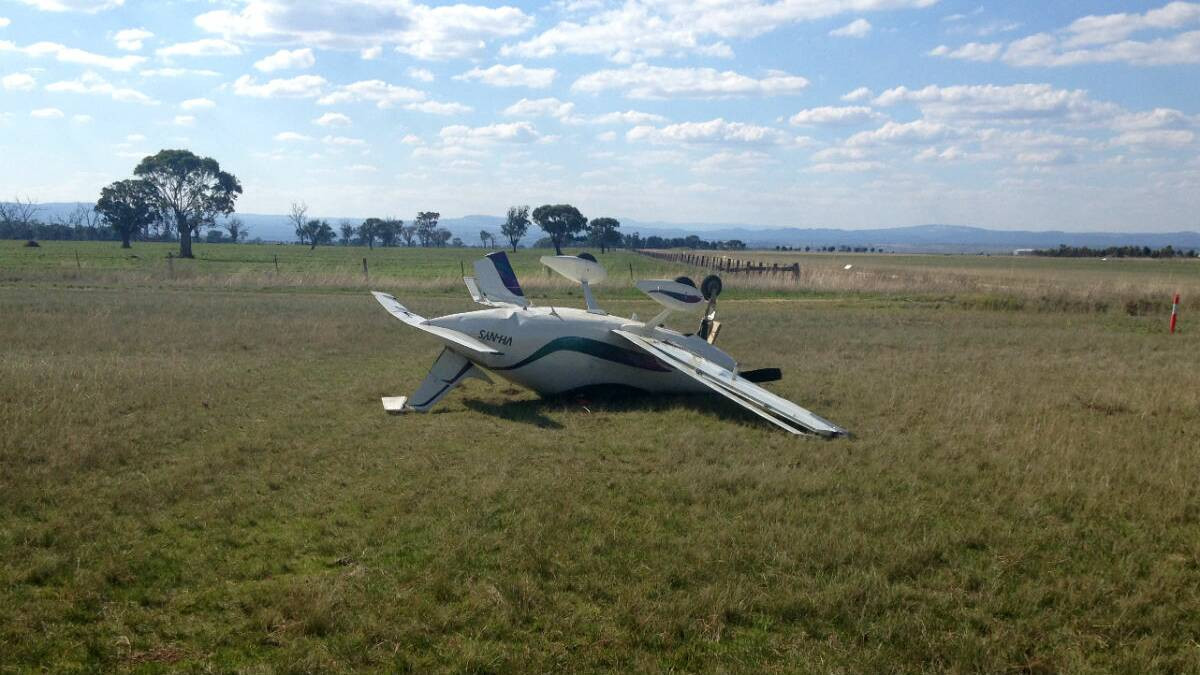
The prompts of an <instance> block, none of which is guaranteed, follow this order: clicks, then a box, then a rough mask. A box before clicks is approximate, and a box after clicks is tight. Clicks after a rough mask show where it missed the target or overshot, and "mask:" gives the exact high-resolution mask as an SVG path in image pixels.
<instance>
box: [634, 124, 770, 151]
mask: <svg viewBox="0 0 1200 675" xmlns="http://www.w3.org/2000/svg"><path fill="white" fill-rule="evenodd" d="M625 138H626V139H627V140H629V141H647V142H650V143H655V144H660V145H662V144H670V143H683V144H709V143H730V144H756V145H779V144H784V143H788V142H789V141H790V137H789V136H788V135H787V134H785V133H784V132H782V131H779V130H778V129H773V128H771V127H764V126H759V125H756V124H746V123H744V122H728V121H726V120H725V119H723V118H720V117H718V118H716V119H713V120H709V121H707V122H681V123H679V124H669V125H667V126H664V127H654V126H650V125H640V126H636V127H634V128H632V129H630V130H629V131H628V132H626V134H625Z"/></svg>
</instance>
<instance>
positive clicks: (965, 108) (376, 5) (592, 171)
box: [0, 0, 1200, 232]
mask: <svg viewBox="0 0 1200 675" xmlns="http://www.w3.org/2000/svg"><path fill="white" fill-rule="evenodd" d="M1198 131H1200V3H1191V2H1170V3H1162V2H1150V3H1142V2H1084V1H1077V2H1045V1H1044V0H1037V1H1026V0H1011V1H1008V2H994V3H988V4H980V3H979V2H978V0H975V1H973V2H966V1H957V0H779V1H777V2H772V1H770V0H691V1H688V0H624V1H620V2H604V1H602V0H554V1H550V2H533V3H516V2H514V3H511V4H505V3H503V2H488V3H480V4H472V0H464V1H463V2H461V3H458V4H435V3H430V4H423V3H422V2H421V1H420V0H323V1H322V2H292V1H289V0H155V1H153V2H150V1H142V0H0V197H2V198H9V197H10V196H14V195H20V196H23V197H29V198H32V199H35V200H37V201H41V202H51V201H76V200H79V201H92V200H95V199H96V198H97V196H98V195H99V191H100V188H101V187H102V186H104V185H106V184H108V183H109V182H112V181H114V180H120V179H122V178H127V177H129V176H130V175H131V173H132V170H133V168H134V166H136V165H137V163H138V161H139V160H140V159H141V158H142V157H144V156H146V155H148V154H153V153H154V152H157V151H158V150H159V149H163V148H187V149H190V150H192V151H194V152H196V153H198V154H201V155H205V156H211V157H213V158H215V159H217V160H218V161H219V162H220V163H221V166H222V168H224V169H225V170H227V171H230V172H232V173H234V174H235V175H237V176H238V177H239V179H240V180H241V181H242V185H243V187H244V189H245V192H244V194H243V196H242V198H241V199H240V200H239V202H238V210H239V211H242V212H250V213H285V212H287V210H288V209H289V207H290V205H291V204H292V203H293V202H301V201H302V202H305V203H307V204H308V205H309V207H310V213H313V214H314V215H327V216H358V217H366V216H380V217H389V216H390V217H399V218H404V219H408V218H411V217H412V215H413V214H415V213H416V212H417V211H425V210H434V211H439V212H440V213H442V214H443V216H462V215H468V214H495V215H499V214H503V213H504V211H505V210H506V209H507V208H508V207H509V206H510V205H516V204H532V205H535V206H536V205H538V204H543V203H571V204H574V205H575V206H577V207H579V208H580V210H581V211H582V212H583V213H584V214H585V215H587V216H589V217H597V216H614V217H618V218H629V219H636V220H640V221H661V222H674V223H746V224H757V225H765V226H790V227H841V228H868V227H895V226H905V225H919V224H927V223H944V224H960V225H975V226H980V227H989V228H996V229H1064V230H1069V231H1129V232H1150V231H1169V230H1179V229H1193V230H1195V229H1200V154H1198V152H1197V151H1198V150H1200V139H1198V138H1197V133H1198Z"/></svg>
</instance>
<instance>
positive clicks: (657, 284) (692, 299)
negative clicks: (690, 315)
mask: <svg viewBox="0 0 1200 675" xmlns="http://www.w3.org/2000/svg"><path fill="white" fill-rule="evenodd" d="M636 286H637V288H638V290H639V291H641V292H643V293H645V294H646V295H648V296H650V298H651V299H652V300H654V301H655V302H657V303H658V304H660V305H662V306H663V307H666V308H667V309H669V310H672V311H676V312H698V311H702V310H703V309H704V307H705V302H704V296H703V295H701V294H700V291H699V290H697V289H696V287H695V286H688V285H687V284H681V283H679V282H678V281H670V280H668V279H647V280H645V281H639V282H637V284H636Z"/></svg>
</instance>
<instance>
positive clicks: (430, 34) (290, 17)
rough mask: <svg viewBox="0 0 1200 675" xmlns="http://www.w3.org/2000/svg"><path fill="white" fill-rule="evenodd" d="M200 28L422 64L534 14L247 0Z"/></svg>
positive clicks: (523, 24)
mask: <svg viewBox="0 0 1200 675" xmlns="http://www.w3.org/2000/svg"><path fill="white" fill-rule="evenodd" d="M195 23H196V25H197V26H198V27H199V28H200V29H201V30H204V31H207V32H209V33H215V34H219V35H221V36H223V37H224V38H225V39H227V40H238V41H242V42H253V43H258V44H271V45H283V44H290V45H300V46H306V47H321V48H327V49H357V50H361V51H360V54H361V55H362V56H363V57H364V58H367V59H371V58H378V57H379V56H380V55H381V53H382V50H378V51H377V49H378V48H379V46H380V45H383V44H389V45H395V46H396V50H397V51H399V52H401V53H404V54H407V55H409V56H413V57H416V58H420V59H448V58H462V57H467V56H471V55H473V54H476V53H478V52H480V51H481V50H483V49H484V48H485V47H486V46H487V43H488V41H489V40H492V39H496V38H506V37H514V36H517V35H520V34H521V33H523V32H525V31H526V30H528V29H529V27H530V26H532V25H533V17H531V16H529V15H527V14H525V13H524V12H523V11H521V10H520V9H518V8H516V7H511V6H500V7H485V6H482V5H472V4H465V3H459V4H452V5H442V6H437V7H434V6H430V5H424V4H419V3H416V2H412V1H411V0H340V1H339V2H324V3H317V2H303V3H300V2H288V1H286V0H246V2H245V3H244V4H242V5H241V6H240V8H239V9H218V10H214V11H211V12H205V13H203V14H201V15H200V16H197V17H196V20H195Z"/></svg>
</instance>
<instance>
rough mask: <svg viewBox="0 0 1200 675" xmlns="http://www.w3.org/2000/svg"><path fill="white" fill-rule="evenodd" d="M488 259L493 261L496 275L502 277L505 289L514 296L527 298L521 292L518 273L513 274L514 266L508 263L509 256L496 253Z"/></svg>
mask: <svg viewBox="0 0 1200 675" xmlns="http://www.w3.org/2000/svg"><path fill="white" fill-rule="evenodd" d="M487 257H488V259H489V260H491V261H492V265H493V266H495V268H496V273H497V274H499V275H500V281H502V282H503V283H504V287H505V288H507V289H508V292H509V293H512V294H513V295H516V296H520V297H522V298H523V297H525V294H524V293H523V292H521V284H520V283H518V282H517V273H516V272H513V268H512V265H511V264H509V262H508V256H507V255H505V254H504V251H496V252H495V253H489V254H488V255H487Z"/></svg>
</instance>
